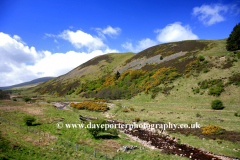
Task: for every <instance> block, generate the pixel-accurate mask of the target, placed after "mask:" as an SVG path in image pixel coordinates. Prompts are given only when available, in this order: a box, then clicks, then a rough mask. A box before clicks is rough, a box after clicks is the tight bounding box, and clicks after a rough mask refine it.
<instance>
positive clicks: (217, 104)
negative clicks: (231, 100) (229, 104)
mask: <svg viewBox="0 0 240 160" xmlns="http://www.w3.org/2000/svg"><path fill="white" fill-rule="evenodd" d="M211 107H212V109H214V110H221V109H223V108H224V106H223V103H222V101H221V100H218V99H216V100H214V101H212V103H211Z"/></svg>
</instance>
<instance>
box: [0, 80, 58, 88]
mask: <svg viewBox="0 0 240 160" xmlns="http://www.w3.org/2000/svg"><path fill="white" fill-rule="evenodd" d="M53 78H54V77H42V78H38V79H34V80H32V81H29V82H24V83H20V84H16V85H12V86H7V87H0V89H2V90H8V89H21V88H28V87H35V86H36V85H38V84H40V83H43V82H46V81H49V80H51V79H53Z"/></svg>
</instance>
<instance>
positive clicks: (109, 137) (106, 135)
mask: <svg viewBox="0 0 240 160" xmlns="http://www.w3.org/2000/svg"><path fill="white" fill-rule="evenodd" d="M95 139H119V137H118V136H114V135H111V134H105V135H99V136H97V137H96V138H95Z"/></svg>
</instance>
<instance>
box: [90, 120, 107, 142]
mask: <svg viewBox="0 0 240 160" xmlns="http://www.w3.org/2000/svg"><path fill="white" fill-rule="evenodd" d="M101 124H107V122H106V121H105V120H94V121H91V122H88V123H87V124H86V126H90V125H91V127H86V128H87V131H88V132H89V133H90V134H91V135H92V136H93V137H94V138H96V137H97V135H98V134H99V133H100V132H103V131H104V130H105V128H101Z"/></svg>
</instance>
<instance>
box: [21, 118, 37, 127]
mask: <svg viewBox="0 0 240 160" xmlns="http://www.w3.org/2000/svg"><path fill="white" fill-rule="evenodd" d="M23 121H24V122H25V123H26V125H28V126H32V123H33V122H35V121H36V119H35V118H34V117H32V116H27V117H24V119H23Z"/></svg>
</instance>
